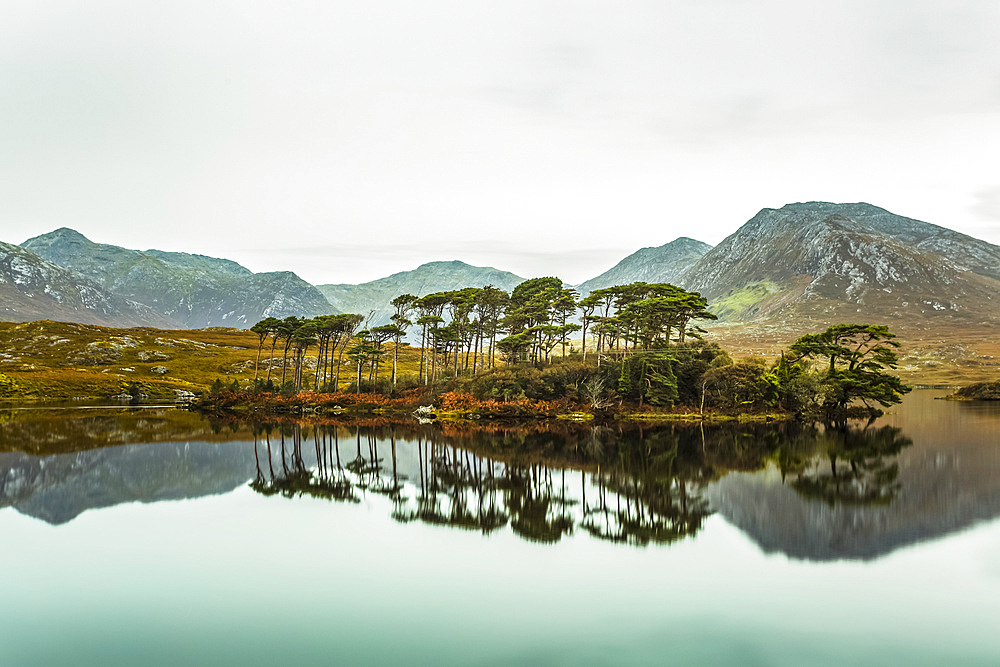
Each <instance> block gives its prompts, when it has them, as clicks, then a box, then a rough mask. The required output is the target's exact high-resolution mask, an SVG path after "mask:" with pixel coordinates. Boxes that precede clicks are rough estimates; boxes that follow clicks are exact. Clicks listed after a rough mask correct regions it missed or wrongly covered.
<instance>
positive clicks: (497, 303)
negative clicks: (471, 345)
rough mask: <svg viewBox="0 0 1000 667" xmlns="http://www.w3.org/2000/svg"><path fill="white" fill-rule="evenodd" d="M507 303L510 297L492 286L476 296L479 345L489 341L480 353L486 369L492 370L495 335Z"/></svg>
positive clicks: (480, 291)
mask: <svg viewBox="0 0 1000 667" xmlns="http://www.w3.org/2000/svg"><path fill="white" fill-rule="evenodd" d="M509 302H510V295H509V294H507V292H505V291H503V290H502V289H498V288H496V287H494V286H493V285H487V286H486V287H484V288H482V289H481V290H479V293H478V294H477V295H476V305H475V308H476V315H477V320H478V322H479V330H480V332H481V333H480V334H479V339H480V344H484V343H485V341H487V340H488V341H489V343H488V344H486V350H484V351H483V353H482V358H483V366H484V367H486V368H493V365H494V364H493V351H494V349H495V348H496V342H497V334H498V333H499V332H500V322H501V319H502V318H503V315H504V312H505V311H506V309H507V305H508V303H509ZM473 366H475V364H473Z"/></svg>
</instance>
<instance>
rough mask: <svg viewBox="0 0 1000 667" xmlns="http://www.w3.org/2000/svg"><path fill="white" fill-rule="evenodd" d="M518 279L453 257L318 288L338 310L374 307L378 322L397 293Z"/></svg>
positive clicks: (505, 285)
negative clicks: (357, 281)
mask: <svg viewBox="0 0 1000 667" xmlns="http://www.w3.org/2000/svg"><path fill="white" fill-rule="evenodd" d="M521 282H524V278H521V277H520V276H516V275H514V274H513V273H510V272H509V271H500V270H499V269H494V268H492V267H489V266H471V265H469V264H466V263H465V262H459V261H457V260H455V261H451V262H428V263H427V264H421V265H420V266H418V267H417V268H415V269H413V270H412V271H400V272H399V273H394V274H392V275H391V276H387V277H385V278H379V279H378V280H373V281H371V282H367V283H361V284H360V285H319V290H320V292H322V293H323V296H325V297H326V299H327V301H329V302H330V305H331V306H333V307H334V308H335V309H336V310H337V311H338V312H341V313H360V314H362V315H365V316H367V315H368V313H369V312H371V311H373V310H374V311H375V313H374V315H373V316H372V318H371V325H372V326H378V325H382V324H388V323H389V317H390V316H392V314H393V313H395V310H394V309H393V307H392V306H391V305H390V304H389V302H390V301H392V300H393V299H394V298H396V297H397V296H399V295H400V294H413V295H414V296H418V297H420V296H427V295H428V294H432V293H434V292H444V291H448V290H457V289H462V288H463V287H486V286H487V285H493V286H494V287H496V288H499V289H502V290H505V291H507V292H509V291H511V290H512V289H514V287H516V286H517V285H518V284H519V283H521Z"/></svg>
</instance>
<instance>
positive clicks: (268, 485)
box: [250, 422, 912, 545]
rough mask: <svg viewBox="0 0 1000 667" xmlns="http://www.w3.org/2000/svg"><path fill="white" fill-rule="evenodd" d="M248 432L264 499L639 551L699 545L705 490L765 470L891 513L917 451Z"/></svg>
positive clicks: (593, 432)
mask: <svg viewBox="0 0 1000 667" xmlns="http://www.w3.org/2000/svg"><path fill="white" fill-rule="evenodd" d="M253 432H254V442H253V451H254V462H255V467H256V475H255V477H254V480H253V481H252V482H251V484H250V486H251V488H253V489H254V490H255V491H257V492H258V493H261V494H263V495H282V496H284V497H295V496H313V497H317V498H324V499H327V500H335V501H343V502H354V503H356V502H359V501H360V499H361V497H363V495H364V494H365V493H376V494H381V495H385V496H387V497H389V498H391V499H392V508H393V509H392V514H391V516H392V518H393V519H395V520H397V521H401V522H411V521H420V522H424V523H428V524H433V525H441V526H450V527H454V528H460V529H466V530H477V531H480V532H482V533H484V534H489V533H492V532H494V531H496V530H499V529H500V528H502V527H504V526H507V525H509V526H510V529H511V530H512V531H513V532H514V533H515V534H517V535H519V536H520V537H522V538H524V539H527V540H531V541H535V542H541V543H554V542H558V541H559V540H560V539H562V538H563V537H565V536H568V535H572V534H574V532H575V531H577V530H578V529H582V530H584V531H585V532H586V533H588V534H590V535H591V536H593V537H595V538H598V539H601V540H608V541H611V542H618V543H628V544H634V545H646V544H649V543H661V544H663V543H670V542H674V541H676V540H679V539H682V538H685V537H688V536H693V535H696V534H697V533H698V531H699V530H701V528H702V526H703V524H704V520H705V518H706V517H708V516H709V515H710V514H711V513H712V510H711V507H710V503H709V501H708V499H707V498H706V496H705V490H706V488H707V487H708V486H709V485H710V484H711V483H713V482H715V481H717V480H718V479H720V478H721V477H722V476H724V475H725V474H727V473H729V472H731V471H756V470H761V469H763V468H765V467H767V466H768V465H769V464H771V463H775V464H776V465H777V466H778V467H779V468H780V470H781V474H782V479H783V480H784V481H785V482H786V483H787V484H788V486H789V487H790V488H792V489H795V491H796V492H798V493H799V494H800V495H801V496H802V497H803V498H805V499H809V500H812V499H819V500H822V501H823V502H826V503H828V504H836V503H839V502H845V503H852V504H888V503H891V502H892V499H893V498H894V497H895V495H896V494H897V493H898V491H899V489H900V482H899V480H898V470H899V468H898V464H897V463H896V462H895V461H894V459H893V457H895V455H897V454H898V453H899V452H900V451H901V450H902V449H903V448H904V447H907V446H910V445H912V441H911V440H909V439H908V438H906V437H903V436H902V435H901V433H900V430H899V429H898V428H894V427H890V426H883V427H881V428H840V429H835V430H827V429H823V428H814V427H802V426H798V425H784V426H777V427H775V426H764V425H758V426H745V427H736V428H734V427H718V426H717V427H714V428H706V427H705V426H698V427H690V426H661V427H656V428H648V427H642V426H639V425H624V426H623V425H616V426H615V427H608V426H597V427H589V426H587V427H579V426H573V425H557V426H551V425H545V426H543V425H537V424H536V425H533V426H532V427H530V428H525V427H517V426H497V425H492V426H490V427H488V428H481V427H477V426H473V425H469V424H447V425H443V426H441V425H431V426H422V425H416V424H412V423H387V424H382V425H367V426H362V425H347V424H336V423H333V424H313V425H307V424H302V423H298V422H296V423H286V424H258V425H255V426H254V427H253ZM401 448H402V449H404V450H405V451H406V452H407V453H408V456H407V457H406V460H405V461H403V462H401V461H400V460H399V456H398V454H399V451H400V449H401ZM380 449H381V451H380ZM414 453H415V455H414Z"/></svg>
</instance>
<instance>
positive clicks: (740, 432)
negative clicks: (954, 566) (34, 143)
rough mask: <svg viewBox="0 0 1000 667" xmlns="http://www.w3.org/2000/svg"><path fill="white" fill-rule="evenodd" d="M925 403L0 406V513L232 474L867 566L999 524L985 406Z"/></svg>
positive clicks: (993, 434)
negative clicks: (559, 413)
mask: <svg viewBox="0 0 1000 667" xmlns="http://www.w3.org/2000/svg"><path fill="white" fill-rule="evenodd" d="M931 399H932V395H930V394H928V393H926V392H923V393H922V392H915V393H914V394H913V395H911V396H909V397H907V402H906V403H904V405H903V406H901V408H900V409H899V410H898V411H895V412H894V413H892V414H890V415H888V416H886V417H885V418H884V419H882V420H880V421H879V422H877V423H875V424H872V425H869V426H864V425H860V424H859V425H855V426H853V427H850V428H843V429H825V428H822V427H811V426H802V425H795V424H782V425H765V424H753V425H705V426H683V425H657V426H648V425H641V424H606V425H597V426H592V425H586V424H573V423H562V422H560V423H528V424H520V425H511V424H498V423H479V424H472V423H439V424H417V423H416V422H414V421H412V420H408V419H395V420H394V419H389V418H385V417H376V418H371V419H366V420H354V421H347V420H340V421H337V420H326V421H323V420H312V421H311V422H304V421H303V422H295V421H287V422H280V423H279V422H273V423H257V424H254V423H247V422H243V421H239V420H228V421H208V420H205V419H203V418H202V417H200V416H198V415H196V414H192V413H187V412H184V411H180V410H175V409H149V410H139V411H136V410H122V409H118V408H108V409H106V410H81V411H72V410H69V411H61V412H60V411H22V410H12V411H7V412H5V413H3V418H2V419H0V508H3V507H11V508H14V509H16V510H17V511H19V512H21V513H23V514H26V515H29V516H32V517H36V518H39V519H42V520H44V521H46V522H49V523H52V524H61V523H66V522H68V521H71V520H73V519H74V518H75V517H77V516H79V515H80V513H82V512H85V511H87V510H89V509H96V508H101V507H109V506H113V505H117V504H120V503H126V502H135V501H139V502H157V501H161V500H177V499H183V498H197V497H201V496H207V495H212V494H220V493H228V492H230V491H233V490H234V489H238V488H240V487H241V486H245V485H247V484H249V486H250V488H252V489H253V490H254V491H256V492H257V493H259V494H261V495H262V496H281V497H286V498H296V497H306V496H308V497H313V498H320V499H323V500H326V501H331V502H334V501H335V502H343V503H345V504H357V503H359V502H362V501H364V500H365V499H366V497H367V498H369V499H370V498H373V497H374V496H381V497H385V498H387V499H389V501H390V502H389V503H388V504H385V503H373V504H371V506H372V507H379V508H381V507H385V508H386V509H385V510H378V511H382V512H384V515H383V516H384V520H385V521H397V522H404V523H416V524H425V525H435V526H448V527H453V528H457V529H462V530H474V531H479V532H481V533H482V534H484V535H492V534H495V533H497V532H504V531H509V532H510V533H512V534H516V535H518V536H520V537H521V538H523V539H525V540H531V541H534V542H539V543H548V544H552V543H557V542H560V541H562V540H564V539H566V538H567V537H570V536H579V537H584V536H592V537H593V538H595V539H599V540H606V541H609V542H615V543H621V544H631V545H650V544H667V543H671V542H674V541H677V540H681V539H686V538H691V537H693V536H696V535H698V533H699V531H701V530H702V529H703V528H704V526H705V525H706V518H707V517H708V516H710V515H711V514H712V513H716V514H720V515H721V516H722V517H724V518H725V520H726V521H727V522H729V523H730V524H732V525H734V526H737V527H738V528H739V529H741V530H742V531H743V532H745V533H746V534H747V535H748V536H749V537H750V538H751V539H752V540H753V541H754V542H756V543H757V544H758V545H759V546H760V547H761V548H762V549H764V550H765V551H776V552H780V553H783V554H786V555H788V556H793V557H798V558H807V559H813V560H817V559H818V560H823V559H838V558H875V557H878V556H880V555H883V554H886V553H889V552H891V551H892V550H893V549H895V548H898V547H899V546H902V545H906V544H912V543H914V542H918V541H921V540H925V539H929V538H931V537H936V536H940V535H943V534H947V533H949V532H953V531H955V530H958V529H961V528H963V527H967V526H969V525H971V524H972V523H974V522H976V521H979V520H985V519H990V518H994V517H997V516H1000V437H998V430H997V428H996V425H997V423H1000V410H996V409H994V408H993V406H985V407H983V406H971V407H970V406H969V405H966V404H954V403H944V402H941V401H934V400H931ZM296 507H297V505H295V504H291V505H288V506H287V509H284V508H283V509H282V510H281V511H289V512H293V511H295V508H296ZM372 520H373V521H377V520H378V517H377V516H373V518H372Z"/></svg>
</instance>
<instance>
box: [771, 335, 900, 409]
mask: <svg viewBox="0 0 1000 667" xmlns="http://www.w3.org/2000/svg"><path fill="white" fill-rule="evenodd" d="M895 338H896V334H894V333H892V332H891V331H889V328H888V327H886V326H885V325H875V324H837V325H834V326H832V327H830V328H828V329H827V330H826V331H824V332H822V333H819V334H807V335H805V336H802V337H801V338H799V339H798V340H797V341H795V343H793V344H792V346H791V350H792V354H793V355H794V356H793V357H792V359H791V360H790V362H791V363H793V364H794V363H796V362H798V361H800V360H803V359H811V358H819V359H823V360H824V363H825V365H826V370H825V371H824V373H823V378H822V379H823V382H824V384H825V385H826V386H827V387H828V389H829V390H830V395H829V396H828V398H827V401H826V404H827V407H828V409H832V410H830V411H831V412H836V411H843V410H844V409H845V408H846V407H847V406H849V405H850V404H851V403H852V402H853V401H855V400H860V401H861V402H862V403H864V404H865V406H867V407H869V408H870V407H871V406H870V405H869V401H874V402H877V403H878V404H879V405H881V406H882V407H888V406H890V405H893V404H895V403H899V402H900V401H901V400H902V395H903V394H905V393H907V392H909V391H910V389H911V387H908V386H907V385H905V384H903V383H902V381H900V379H899V378H898V377H897V376H895V375H892V374H890V373H888V372H887V370H888V369H895V368H896V365H897V364H898V361H899V357H898V355H897V354H896V349H898V348H899V343H898V342H897V341H896V340H894V339H895Z"/></svg>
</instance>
